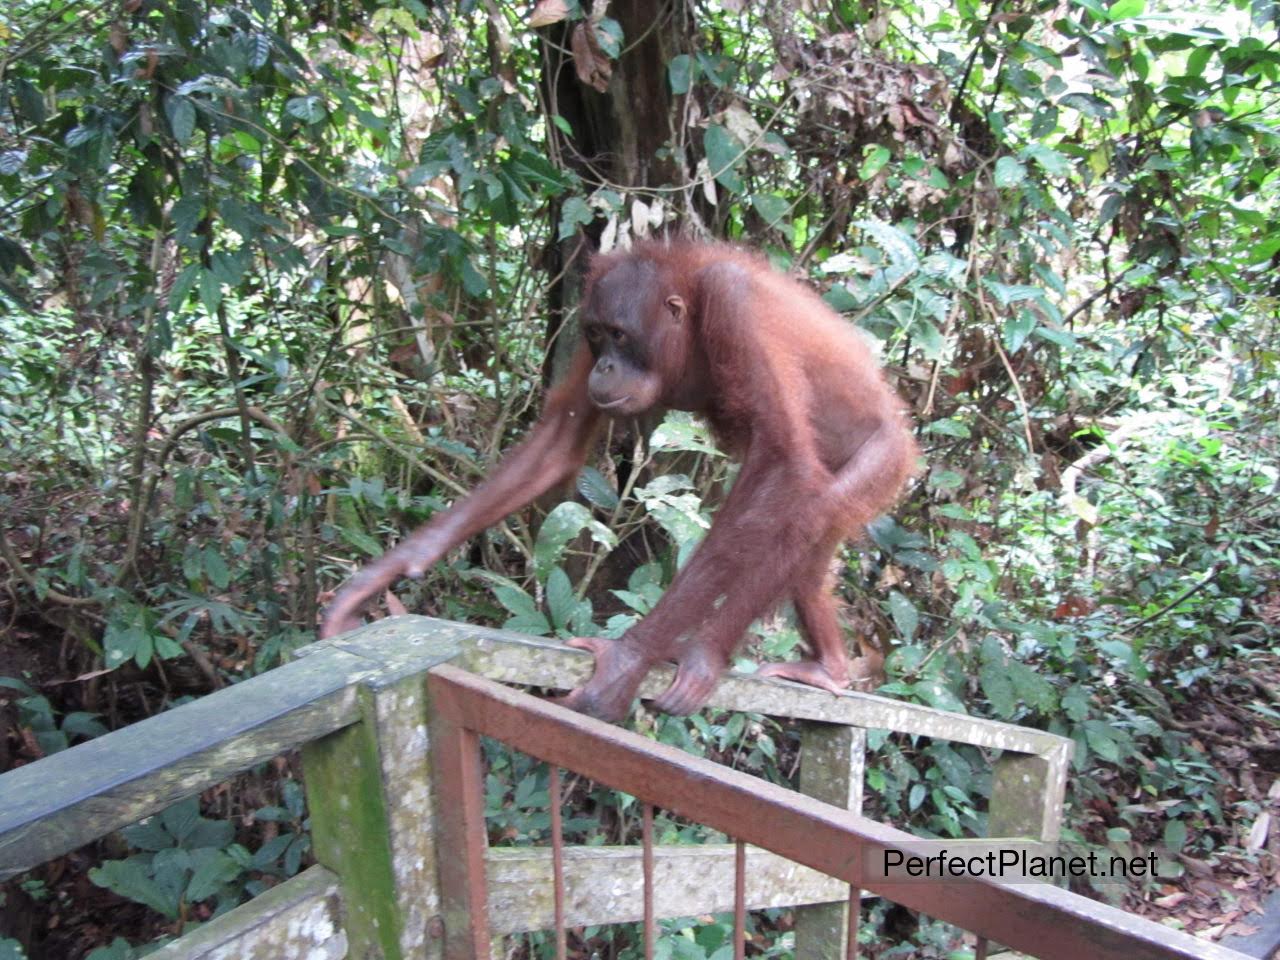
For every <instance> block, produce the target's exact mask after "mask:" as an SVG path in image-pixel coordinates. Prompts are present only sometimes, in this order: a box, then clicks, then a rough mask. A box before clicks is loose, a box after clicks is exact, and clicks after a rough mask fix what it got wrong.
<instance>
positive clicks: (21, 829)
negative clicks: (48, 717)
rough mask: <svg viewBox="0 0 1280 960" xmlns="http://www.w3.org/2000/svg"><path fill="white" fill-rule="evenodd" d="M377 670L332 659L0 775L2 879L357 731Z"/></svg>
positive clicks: (300, 665) (276, 673) (302, 664)
mask: <svg viewBox="0 0 1280 960" xmlns="http://www.w3.org/2000/svg"><path fill="white" fill-rule="evenodd" d="M376 669H377V664H371V663H370V662H369V661H367V660H365V659H362V658H360V657H355V656H352V655H351V654H350V653H347V652H345V651H342V650H337V649H333V650H328V651H325V652H323V653H322V654H320V655H318V656H316V657H310V658H307V659H306V660H302V661H299V662H296V663H290V664H287V665H285V666H283V667H279V668H278V669H275V670H271V671H269V672H267V673H264V674H260V675H259V676H257V677H254V678H253V679H251V680H246V681H245V682H244V683H238V684H236V685H235V686H232V687H227V688H225V689H223V690H219V691H218V692H217V693H212V694H210V695H209V696H207V697H202V698H201V699H199V700H196V701H193V702H192V703H188V704H184V705H183V706H181V707H179V708H178V709H176V710H171V711H169V712H167V713H162V714H158V715H157V716H154V717H150V718H148V719H146V720H143V721H140V722H139V723H135V724H133V725H132V726H129V727H126V728H124V729H123V730H117V731H116V732H114V733H111V734H109V735H107V736H105V737H100V738H98V739H96V740H90V741H88V742H87V743H82V744H79V745H78V746H75V747H72V748H71V749H70V750H64V751H62V752H61V753H56V754H54V755H53V756H50V757H46V758H45V759H43V760H41V761H40V762H39V763H33V764H28V765H27V766H25V767H18V768H17V769H16V770H11V771H10V772H8V773H6V774H4V775H3V776H0V880H3V879H6V878H8V877H11V876H13V875H14V874H17V873H21V872H22V871H24V870H27V869H30V868H31V867H33V866H35V865H37V864H39V863H42V862H43V861H45V860H50V859H52V858H54V857H57V856H60V855H62V854H64V853H66V852H68V851H70V850H74V849H76V848H77V847H80V846H82V845H84V844H86V843H88V842H90V841H92V840H95V839H97V838H98V837H101V836H103V835H104V834H107V833H110V832H111V831H112V830H116V829H118V828H120V827H123V826H126V825H128V824H130V823H134V822H136V821H138V820H140V819H142V818H143V817H145V816H147V815H149V814H152V813H155V812H156V811H158V810H163V809H164V808H165V807H167V806H168V805H169V804H171V803H173V802H174V801H177V800H180V799H182V798H183V797H186V796H190V795H191V794H193V793H196V792H198V791H200V790H203V789H205V788H206V787H209V786H212V785H213V784H216V783H219V782H221V781H223V780H225V779H227V778H228V777H230V776H231V775H232V774H235V773H238V772H239V771H241V770H245V769H248V768H249V767H252V766H253V765H254V764H257V763H261V762H262V761H264V760H268V759H270V758H271V757H274V756H276V755H277V754H279V753H281V752H282V751H284V750H288V749H290V748H292V747H294V746H296V745H297V744H299V743H300V742H302V741H304V740H307V739H310V738H312V737H316V736H320V735H322V734H324V733H327V732H328V731H330V730H336V729H338V728H339V727H342V726H344V725H346V724H348V723H350V722H351V721H352V720H353V719H354V717H355V690H354V687H352V686H351V685H352V684H353V683H355V682H358V681H359V680H360V678H361V677H363V676H366V675H368V674H369V673H370V671H371V670H376Z"/></svg>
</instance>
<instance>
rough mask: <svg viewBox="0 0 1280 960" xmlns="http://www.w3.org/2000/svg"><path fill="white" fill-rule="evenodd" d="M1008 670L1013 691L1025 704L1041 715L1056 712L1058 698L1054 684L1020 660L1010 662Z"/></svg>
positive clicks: (1007, 666)
mask: <svg viewBox="0 0 1280 960" xmlns="http://www.w3.org/2000/svg"><path fill="white" fill-rule="evenodd" d="M1006 669H1007V670H1008V674H1009V679H1010V681H1012V683H1013V689H1014V690H1015V691H1016V692H1017V694H1018V698H1019V699H1020V700H1022V702H1023V703H1025V704H1026V705H1027V706H1029V707H1031V708H1032V709H1033V710H1037V711H1039V712H1040V713H1052V712H1053V711H1054V709H1055V707H1056V706H1057V702H1058V698H1057V696H1056V695H1055V694H1054V691H1053V684H1051V683H1050V682H1049V681H1048V680H1046V679H1045V678H1044V677H1042V676H1040V674H1038V673H1036V671H1035V670H1033V669H1032V668H1031V667H1029V666H1028V665H1027V664H1025V663H1023V662H1021V661H1020V660H1010V661H1009V662H1008V664H1007V665H1006Z"/></svg>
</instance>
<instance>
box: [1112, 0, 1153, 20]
mask: <svg viewBox="0 0 1280 960" xmlns="http://www.w3.org/2000/svg"><path fill="white" fill-rule="evenodd" d="M1146 7H1147V3H1146V0H1116V2H1115V3H1113V4H1112V5H1111V6H1110V7H1109V8H1108V10H1107V16H1108V17H1110V18H1111V19H1112V20H1129V19H1131V18H1133V17H1140V16H1142V13H1143V11H1144V10H1145V9H1146Z"/></svg>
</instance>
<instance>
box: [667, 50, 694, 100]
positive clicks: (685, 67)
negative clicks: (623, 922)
mask: <svg viewBox="0 0 1280 960" xmlns="http://www.w3.org/2000/svg"><path fill="white" fill-rule="evenodd" d="M693 71H694V63H693V58H692V57H691V56H689V55H688V54H687V53H682V54H680V55H679V56H678V57H672V58H671V62H670V63H668V64H667V81H668V82H669V83H670V84H671V92H672V93H674V94H675V95H676V96H682V95H683V94H686V93H688V92H689V88H690V87H691V86H693Z"/></svg>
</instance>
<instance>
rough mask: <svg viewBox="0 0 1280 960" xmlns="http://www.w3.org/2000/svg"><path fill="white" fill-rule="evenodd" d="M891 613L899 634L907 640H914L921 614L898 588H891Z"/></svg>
mask: <svg viewBox="0 0 1280 960" xmlns="http://www.w3.org/2000/svg"><path fill="white" fill-rule="evenodd" d="M889 613H890V615H891V616H892V617H893V622H894V625H895V626H896V627H897V628H898V636H900V637H901V638H902V639H903V640H906V641H910V640H912V639H913V638H914V637H915V635H916V629H917V628H918V627H919V626H920V614H919V612H918V611H917V610H916V608H915V605H914V604H913V603H912V602H911V601H910V600H908V599H907V598H906V597H905V596H903V595H902V594H901V593H899V592H898V591H897V590H890V591H889Z"/></svg>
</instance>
